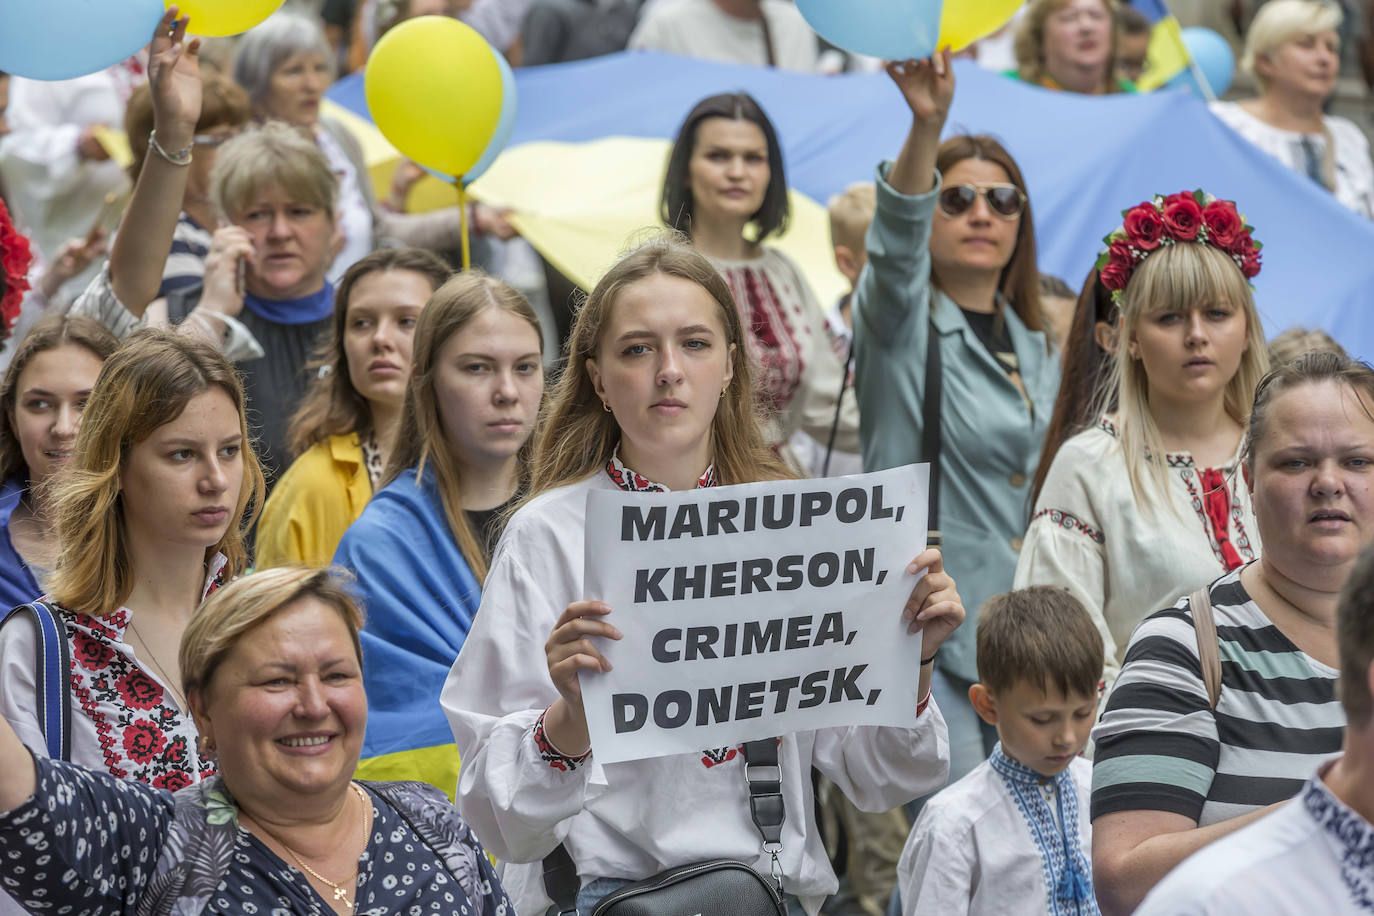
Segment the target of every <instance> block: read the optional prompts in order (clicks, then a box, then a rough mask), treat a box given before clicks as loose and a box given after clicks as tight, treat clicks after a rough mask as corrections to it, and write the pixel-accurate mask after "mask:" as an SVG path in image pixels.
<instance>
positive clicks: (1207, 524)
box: [1175, 459, 1255, 572]
mask: <svg viewBox="0 0 1374 916" xmlns="http://www.w3.org/2000/svg"><path fill="white" fill-rule="evenodd" d="M1175 467H1176V469H1177V470H1178V472H1179V476H1180V477H1181V478H1182V479H1183V485H1184V486H1185V487H1187V488H1188V496H1189V497H1190V498H1191V501H1192V504H1193V511H1194V512H1196V513H1197V516H1198V520H1199V521H1201V522H1202V526H1203V530H1204V531H1205V532H1206V534H1207V540H1208V542H1209V543H1210V544H1211V545H1212V555H1213V556H1215V557H1216V558H1217V562H1218V563H1220V564H1221V565H1222V566H1223V567H1224V568H1225V569H1226V570H1227V571H1228V572H1229V571H1231V570H1233V569H1235V568H1236V567H1238V566H1240V565H1242V564H1243V563H1245V561H1246V560H1253V559H1254V558H1255V552H1254V550H1253V549H1252V548H1251V546H1250V538H1249V537H1247V536H1246V534H1245V528H1244V525H1243V524H1242V523H1241V509H1240V500H1239V499H1234V500H1233V498H1232V493H1231V489H1230V487H1228V486H1227V485H1226V475H1225V474H1223V473H1222V472H1221V471H1220V470H1218V469H1216V468H1196V467H1195V465H1194V463H1193V461H1192V460H1191V459H1189V461H1188V463H1187V464H1186V465H1178V466H1175ZM1194 471H1196V472H1197V473H1196V475H1194ZM1195 476H1196V480H1197V481H1199V482H1200V483H1201V486H1202V490H1201V492H1199V491H1198V482H1195ZM1229 522H1234V524H1235V525H1236V531H1237V535H1236V538H1235V540H1234V543H1233V541H1232V538H1231V532H1230V527H1229V524H1228V523H1229Z"/></svg>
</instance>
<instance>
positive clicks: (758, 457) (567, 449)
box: [528, 234, 794, 498]
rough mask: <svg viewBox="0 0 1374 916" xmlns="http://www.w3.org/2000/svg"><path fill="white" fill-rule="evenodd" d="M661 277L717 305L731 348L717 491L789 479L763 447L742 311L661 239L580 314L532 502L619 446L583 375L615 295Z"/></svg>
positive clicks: (704, 270)
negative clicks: (723, 487)
mask: <svg viewBox="0 0 1374 916" xmlns="http://www.w3.org/2000/svg"><path fill="white" fill-rule="evenodd" d="M656 274H662V275H665V276H669V277H677V278H679V279H682V280H687V281H688V282H691V283H695V284H696V285H698V286H700V287H701V288H702V289H704V290H706V292H707V293H709V294H710V296H711V298H712V299H714V300H715V301H716V305H717V306H719V311H720V318H721V324H722V325H723V326H724V328H725V337H726V342H727V344H733V345H734V351H733V353H734V356H733V361H734V375H733V377H732V378H731V379H730V382H729V384H728V385H727V386H726V389H725V393H724V394H723V395H722V397H721V399H720V401H719V403H718V405H717V407H716V413H715V417H714V418H713V419H712V421H711V455H712V459H711V460H712V462H713V463H714V465H715V471H716V476H717V478H718V479H719V480H720V482H721V483H722V484H731V483H749V482H753V481H758V480H782V479H787V478H790V477H793V476H794V475H793V474H792V472H791V471H789V470H788V469H787V467H786V465H784V464H783V462H782V461H781V459H779V458H778V456H777V455H776V454H774V453H773V451H772V450H771V449H770V448H768V446H767V445H766V444H765V440H764V436H763V428H762V425H761V419H760V417H759V414H758V404H757V402H756V401H755V398H754V384H753V372H752V370H751V368H750V365H749V358H748V356H747V350H746V344H745V340H744V329H743V326H742V325H741V324H740V317H739V309H737V308H736V307H735V300H734V298H733V297H732V296H731V295H730V288H729V287H728V286H726V285H725V281H724V280H723V279H721V276H720V274H719V273H717V272H716V269H715V267H714V266H712V264H711V262H710V261H708V260H706V258H705V257H704V256H703V255H701V254H700V253H698V252H697V251H696V249H694V248H692V247H691V245H690V244H688V243H687V242H686V241H685V239H684V238H683V237H682V236H681V235H676V234H664V235H662V236H659V237H657V238H655V239H653V240H651V241H649V242H647V243H645V244H643V245H640V246H639V247H638V248H635V249H633V250H631V251H630V252H629V253H627V254H625V255H624V256H622V257H621V259H620V260H619V261H617V262H616V264H615V266H613V267H612V268H611V269H610V270H609V271H607V272H606V275H605V276H603V277H602V278H601V280H600V282H598V283H597V284H596V287H595V288H594V289H593V290H592V292H591V294H590V295H589V296H588V297H587V300H586V302H584V303H583V304H582V307H581V308H579V309H578V311H577V316H576V317H575V318H574V319H573V325H572V331H571V332H570V333H569V334H568V341H567V344H566V346H565V351H564V352H565V357H566V365H567V368H566V369H564V371H563V374H562V376H560V377H559V379H558V384H557V386H556V387H555V388H554V391H553V394H552V396H551V397H550V399H549V402H548V405H547V411H546V414H547V415H546V416H545V417H544V419H543V421H542V422H541V425H540V429H541V431H540V433H539V445H538V447H537V448H536V449H535V459H534V473H533V477H532V479H531V481H530V490H529V497H528V498H533V497H534V496H537V495H538V494H540V493H543V492H545V491H546V490H552V489H554V488H555V487H561V486H564V485H566V484H570V483H576V482H578V481H581V480H585V479H586V478H588V477H590V476H591V475H592V474H594V473H596V472H598V471H600V470H601V469H602V468H603V467H605V466H606V463H607V462H608V461H609V460H610V458H611V455H612V453H613V452H614V451H615V447H616V445H617V444H618V443H619V442H620V426H619V424H618V423H617V422H616V419H615V414H613V413H610V412H608V411H606V410H605V409H603V407H602V403H601V398H600V397H598V396H597V393H596V389H595V387H594V386H593V385H592V380H591V377H590V375H588V373H587V368H586V367H587V361H588V360H591V359H594V358H596V356H597V354H598V353H599V352H600V348H601V338H602V336H603V335H604V333H605V331H606V327H607V325H608V324H609V323H610V317H611V310H612V309H613V308H614V307H615V302H616V300H617V299H618V298H619V297H620V294H621V293H622V292H624V291H625V289H626V288H627V287H629V286H632V285H633V284H635V283H638V282H639V281H640V280H643V279H646V278H647V277H651V276H654V275H656Z"/></svg>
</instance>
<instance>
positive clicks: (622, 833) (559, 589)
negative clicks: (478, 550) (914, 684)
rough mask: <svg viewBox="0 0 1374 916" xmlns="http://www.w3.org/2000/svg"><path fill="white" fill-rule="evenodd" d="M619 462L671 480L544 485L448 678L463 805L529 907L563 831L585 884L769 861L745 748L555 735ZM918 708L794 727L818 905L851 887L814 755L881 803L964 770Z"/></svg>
mask: <svg viewBox="0 0 1374 916" xmlns="http://www.w3.org/2000/svg"><path fill="white" fill-rule="evenodd" d="M611 473H615V474H617V475H618V476H619V477H620V478H621V480H622V482H623V483H624V484H625V485H624V486H623V487H622V488H623V489H647V488H649V487H652V486H656V485H654V484H652V483H651V482H649V481H646V480H644V478H642V477H640V476H639V475H637V474H635V473H634V472H633V471H630V470H628V469H625V468H624V467H623V466H619V465H617V464H615V463H613V464H612V466H611V467H610V468H608V472H598V473H596V474H594V475H593V476H592V477H590V478H588V479H587V480H584V481H582V482H580V483H575V484H571V485H568V486H564V487H560V488H558V489H555V490H551V491H549V492H547V493H543V494H541V495H539V496H538V497H536V498H535V499H533V500H531V501H530V502H529V503H528V504H526V505H525V506H524V507H523V508H522V509H520V511H518V512H517V513H516V514H515V516H514V517H513V518H512V519H511V521H510V524H509V525H508V526H507V527H506V531H505V533H504V534H503V535H502V537H501V542H500V544H499V545H498V546H497V548H496V555H495V557H494V558H493V560H492V566H491V571H490V572H489V573H488V574H487V579H486V583H485V585H484V586H483V589H482V604H481V607H480V610H479V611H478V614H477V620H476V622H475V624H474V625H473V628H472V630H471V632H469V633H468V636H467V640H466V641H465V642H464V643H463V648H462V651H461V652H460V653H459V655H458V660H457V661H456V662H454V665H453V669H452V671H450V672H449V676H448V681H447V683H446V684H445V685H444V691H443V697H442V699H443V705H444V711H445V712H446V713H447V714H448V717H449V724H450V725H452V727H453V734H454V737H455V738H456V740H457V745H458V751H459V753H460V755H461V756H462V759H463V767H462V770H461V772H460V773H459V777H458V793H457V803H458V810H459V812H460V813H461V814H462V815H463V818H464V819H465V820H466V821H467V822H468V823H469V824H471V825H472V829H473V831H474V832H475V833H476V834H477V835H478V836H480V837H481V838H482V842H483V843H484V844H485V845H486V847H487V849H488V850H490V851H491V853H492V854H493V855H495V856H496V857H497V858H498V859H501V860H504V861H505V862H506V863H507V864H506V868H505V871H504V872H503V874H502V881H503V882H504V884H505V887H506V891H507V893H509V894H510V897H511V900H512V901H513V902H514V904H515V909H516V912H519V913H542V912H543V911H544V908H545V907H547V906H548V903H549V900H548V898H547V896H546V895H545V893H544V887H543V883H542V877H541V869H540V865H539V861H540V859H541V858H542V857H543V856H545V855H547V854H548V853H550V852H551V851H553V849H554V847H555V846H556V845H557V844H558V843H559V842H560V841H562V842H565V843H566V844H567V847H568V851H569V853H570V854H571V855H572V858H573V861H574V862H576V863H577V869H578V873H579V875H580V876H581V878H582V880H583V882H584V883H585V882H586V881H589V880H591V879H592V878H631V879H639V878H646V877H649V876H650V875H653V874H655V873H657V872H659V871H662V870H664V869H666V868H669V867H672V866H676V865H682V864H686V863H689V862H694V861H699V860H702V859H718V858H731V859H738V860H741V861H745V862H749V863H751V864H753V865H754V866H755V867H756V868H758V869H760V871H761V872H762V873H763V874H767V873H768V871H769V860H768V857H767V856H766V855H765V854H764V853H763V851H762V841H761V840H760V838H759V834H758V830H757V829H756V828H755V827H754V824H753V822H752V821H751V820H750V816H749V800H748V791H747V789H746V786H745V779H744V773H743V771H742V767H743V756H742V755H741V754H739V753H738V749H737V748H721V749H717V750H704V751H703V752H702V753H700V754H681V755H678V756H673V757H662V758H657V759H650V760H638V761H632V762H627V763H618V764H610V765H607V766H605V767H603V766H601V765H600V764H599V763H598V762H597V760H596V756H595V754H594V753H593V754H590V755H589V756H587V757H584V758H569V757H566V756H564V755H563V754H561V753H559V752H558V751H557V749H556V748H554V747H553V746H552V745H551V744H550V743H549V742H548V741H547V739H545V738H544V737H543V730H542V722H541V720H542V716H543V713H544V710H545V709H547V708H548V706H549V705H550V704H552V703H553V702H554V700H556V699H557V698H558V692H557V691H556V690H555V689H554V686H553V683H552V681H551V680H550V679H549V673H548V667H547V662H546V660H545V655H544V643H545V642H546V641H547V640H548V638H549V633H550V632H551V631H552V630H553V626H554V623H555V622H556V621H557V619H558V617H559V615H560V614H562V613H563V610H564V608H565V607H566V606H567V605H568V604H569V603H571V602H572V601H575V600H579V599H581V598H582V597H583V594H584V593H583V588H582V571H583V556H584V548H585V536H584V529H585V520H586V504H587V493H588V492H589V491H591V490H597V489H602V490H610V489H615V488H616V487H617V483H616V481H614V480H613V479H612V477H611V476H610V474H611ZM708 482H709V481H708ZM614 617H615V614H614V613H612V615H611V619H612V620H614ZM912 718H913V721H912V724H911V727H910V728H909V729H904V728H877V727H870V726H866V727H858V726H855V727H846V728H831V729H823V730H818V731H810V732H799V733H796V734H791V735H786V736H784V737H783V738H782V739H781V747H780V759H781V768H782V784H783V795H784V798H785V804H786V810H787V820H786V822H785V823H784V825H783V832H782V848H783V851H782V857H781V864H782V869H783V875H784V885H785V887H786V890H787V891H788V893H791V894H795V895H797V896H798V897H799V898H800V899H801V902H802V904H803V906H805V907H806V909H807V912H808V913H811V914H815V913H816V912H817V911H818V910H819V908H820V904H821V901H822V900H823V899H824V898H825V896H826V895H827V894H830V893H832V892H833V891H834V890H835V889H836V887H837V881H836V879H835V874H834V872H833V871H832V870H831V867H830V861H829V859H828V858H827V857H826V853H825V848H824V846H823V844H822V842H821V838H820V835H819V834H818V833H817V832H816V830H815V829H814V827H813V826H812V825H813V823H814V821H813V818H812V817H811V811H812V809H813V806H814V800H813V796H812V791H811V768H812V766H815V767H816V768H817V769H819V770H820V771H821V772H822V773H824V774H825V775H826V776H828V777H830V779H832V780H833V781H834V782H835V783H836V785H838V786H839V787H840V789H841V790H842V791H843V792H844V793H845V795H847V796H848V797H849V798H850V799H852V800H853V801H854V803H855V804H856V805H857V806H858V807H859V808H861V809H863V810H866V811H887V810H890V809H892V808H894V807H896V806H897V805H900V804H902V803H904V802H907V801H910V800H911V799H913V798H915V797H917V796H919V795H921V794H923V793H926V792H930V791H932V790H934V789H936V788H938V787H939V786H941V785H942V784H943V783H944V781H945V778H946V776H947V774H948V771H949V741H948V736H947V733H946V731H945V723H944V719H943V718H942V717H941V716H940V713H939V711H938V710H937V709H936V707H935V705H934V704H933V703H932V704H931V705H930V706H929V707H927V709H926V710H925V711H924V712H923V713H921V714H920V715H919V716H918V715H916V713H915V712H914V711H913V717H912ZM521 863H529V864H521Z"/></svg>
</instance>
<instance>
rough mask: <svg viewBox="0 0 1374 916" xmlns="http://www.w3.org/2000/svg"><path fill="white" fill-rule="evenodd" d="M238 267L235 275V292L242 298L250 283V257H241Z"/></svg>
mask: <svg viewBox="0 0 1374 916" xmlns="http://www.w3.org/2000/svg"><path fill="white" fill-rule="evenodd" d="M236 267H237V273H236V274H235V275H234V292H235V293H237V294H238V296H239V298H240V299H242V298H243V294H244V291H245V290H246V289H247V284H248V259H247V258H239V260H238V264H237V265H236Z"/></svg>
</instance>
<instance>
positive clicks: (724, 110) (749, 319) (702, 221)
mask: <svg viewBox="0 0 1374 916" xmlns="http://www.w3.org/2000/svg"><path fill="white" fill-rule="evenodd" d="M659 206H660V210H661V214H662V217H663V221H664V222H665V223H666V224H667V225H669V226H671V227H672V228H674V229H676V230H677V231H679V232H682V233H684V234H685V235H687V237H688V238H690V239H691V240H692V244H693V245H694V246H695V247H696V249H697V250H698V251H700V252H701V253H702V254H704V255H706V257H707V258H709V259H710V261H711V263H712V264H714V265H715V267H716V270H718V271H719V272H720V275H721V276H722V277H724V278H725V282H726V284H728V285H729V287H730V293H731V294H732V295H733V296H734V298H735V302H736V303H738V305H739V309H740V313H741V317H743V319H744V327H745V328H746V333H745V340H746V343H747V345H748V350H749V356H750V358H751V359H753V360H754V362H755V363H756V364H757V365H758V367H759V379H758V382H759V387H758V397H759V401H760V404H761V406H762V407H763V409H764V413H765V416H766V417H767V423H768V425H767V427H766V431H767V436H768V444H769V445H771V446H773V447H774V448H777V447H779V446H781V445H782V444H783V443H786V442H787V441H788V440H789V439H790V438H791V437H792V434H793V433H795V432H797V430H799V429H800V430H803V431H805V432H806V433H808V434H809V435H810V436H811V437H812V438H813V439H815V440H816V441H817V442H827V441H830V437H831V435H832V429H833V430H834V432H833V435H834V448H835V449H837V450H839V451H849V452H857V451H858V449H859V414H858V405H857V403H856V402H855V400H854V397H853V394H852V393H850V394H848V395H847V396H845V397H844V398H843V400H842V401H841V403H840V409H839V410H838V411H837V410H836V403H835V399H836V398H837V397H839V396H840V389H841V387H842V386H841V380H842V378H843V375H844V366H843V364H842V363H841V361H840V360H839V359H837V358H836V357H835V353H834V350H832V349H831V344H830V335H829V332H828V330H827V326H826V317H825V312H824V311H823V310H822V309H821V306H820V303H818V302H817V301H816V296H815V293H813V292H812V291H811V287H810V285H809V284H807V282H806V278H805V277H804V276H803V275H802V272H801V270H800V269H799V268H798V267H797V265H796V264H795V263H793V261H792V259H791V258H789V257H788V256H787V255H785V254H783V253H782V252H781V251H779V250H778V249H777V248H774V247H773V246H771V245H765V244H763V241H764V240H765V239H767V238H768V237H769V236H772V235H773V234H775V233H778V234H781V233H782V232H784V231H786V229H787V220H788V205H787V176H786V175H785V174H784V172H783V167H782V147H781V146H780V145H779V143H778V135H777V131H775V130H774V129H773V123H772V122H771V121H769V120H768V115H767V114H765V113H764V111H763V109H762V108H761V107H759V103H758V102H756V101H755V100H754V99H753V97H752V96H750V95H748V94H746V93H743V92H731V93H725V94H722V95H713V96H710V97H709V98H705V99H702V100H701V101H700V102H698V103H697V104H696V106H695V107H694V108H693V109H692V110H691V111H690V112H688V114H687V117H686V119H685V120H684V121H683V122H682V127H681V128H680V129H679V130H678V135H677V141H676V142H675V143H674V144H673V152H672V155H671V156H670V157H669V159H668V169H667V174H666V176H665V177H664V179H663V194H662V198H661V201H660V205H659ZM751 226H752V228H753V229H754V231H753V232H752V233H748V234H746V231H745V230H746V229H747V228H749V227H751ZM794 457H795V456H794ZM794 463H795V464H797V465H800V464H801V462H800V460H797V461H795V462H794ZM815 470H816V471H817V472H818V473H819V471H820V469H819V468H816V469H815Z"/></svg>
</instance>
